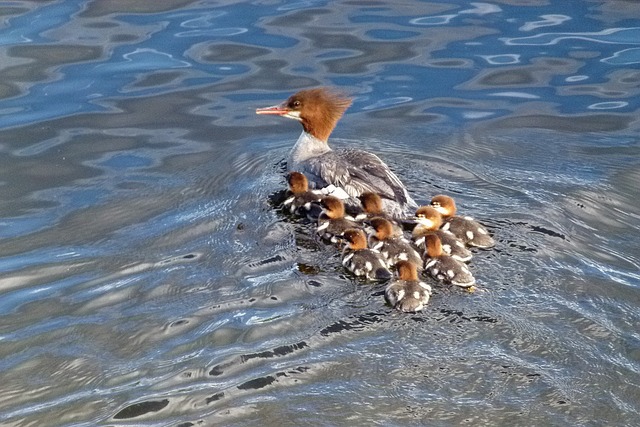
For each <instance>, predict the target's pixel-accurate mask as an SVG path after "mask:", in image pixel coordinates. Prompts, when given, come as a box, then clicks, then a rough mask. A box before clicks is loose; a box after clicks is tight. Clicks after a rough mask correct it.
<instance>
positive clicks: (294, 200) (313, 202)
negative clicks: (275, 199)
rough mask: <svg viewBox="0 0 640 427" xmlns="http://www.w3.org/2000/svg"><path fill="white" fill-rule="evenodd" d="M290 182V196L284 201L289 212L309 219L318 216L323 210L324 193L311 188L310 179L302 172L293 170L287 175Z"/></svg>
mask: <svg viewBox="0 0 640 427" xmlns="http://www.w3.org/2000/svg"><path fill="white" fill-rule="evenodd" d="M287 182H288V184H289V191H288V193H289V197H287V199H286V200H285V201H284V202H283V203H282V204H283V206H284V207H285V208H288V209H289V212H290V213H292V214H295V215H298V216H306V217H308V218H309V219H314V218H318V217H319V216H320V213H321V212H322V208H321V207H320V199H322V193H321V192H319V191H317V190H309V181H308V180H307V177H306V176H304V174H302V173H300V172H291V173H290V174H289V175H288V176H287Z"/></svg>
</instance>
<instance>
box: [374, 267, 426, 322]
mask: <svg viewBox="0 0 640 427" xmlns="http://www.w3.org/2000/svg"><path fill="white" fill-rule="evenodd" d="M396 269H397V272H398V278H397V279H396V280H394V281H393V282H391V283H389V285H388V286H387V288H386V289H385V291H384V296H385V298H386V300H387V302H388V303H389V304H391V305H392V306H393V307H394V308H395V309H396V310H399V311H403V312H405V313H415V312H416V311H420V310H422V309H423V308H424V306H425V305H426V304H427V303H428V302H429V298H430V297H431V286H429V285H427V284H426V283H424V282H422V281H420V280H419V279H418V269H417V267H416V265H415V264H413V263H412V262H410V261H400V262H398V263H397V264H396Z"/></svg>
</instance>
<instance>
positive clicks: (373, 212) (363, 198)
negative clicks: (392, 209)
mask: <svg viewBox="0 0 640 427" xmlns="http://www.w3.org/2000/svg"><path fill="white" fill-rule="evenodd" d="M358 199H359V200H360V203H361V204H362V211H363V212H362V213H360V214H359V215H357V216H356V217H355V219H356V220H357V221H366V220H368V219H371V218H374V217H380V218H384V219H386V220H388V221H389V222H390V223H391V225H392V226H393V235H394V236H402V234H403V233H402V226H401V225H400V223H399V222H397V221H396V220H395V219H394V218H393V217H392V216H391V215H387V214H386V213H385V212H384V210H383V207H382V197H380V195H379V194H377V193H371V192H365V193H362V194H361V195H360V196H358Z"/></svg>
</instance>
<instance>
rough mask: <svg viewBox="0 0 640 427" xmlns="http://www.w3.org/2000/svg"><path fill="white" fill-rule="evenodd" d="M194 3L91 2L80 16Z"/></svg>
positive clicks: (152, 10)
mask: <svg viewBox="0 0 640 427" xmlns="http://www.w3.org/2000/svg"><path fill="white" fill-rule="evenodd" d="M192 3H194V1H193V0H159V1H155V2H153V3H151V4H149V3H146V2H135V3H131V2H128V1H126V0H114V1H113V2H109V4H103V3H99V4H95V3H89V6H88V7H86V8H85V9H84V10H83V11H82V13H80V16H81V17H91V18H94V17H102V16H106V15H111V14H117V13H127V14H136V13H159V12H165V11H170V10H174V9H178V8H181V7H185V6H188V5H190V4H192Z"/></svg>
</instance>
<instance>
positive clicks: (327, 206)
mask: <svg viewBox="0 0 640 427" xmlns="http://www.w3.org/2000/svg"><path fill="white" fill-rule="evenodd" d="M320 205H321V206H322V213H321V214H320V216H319V217H318V228H317V232H318V234H319V235H320V237H322V238H323V239H326V240H329V241H330V242H331V243H338V242H340V241H341V240H342V238H341V236H342V234H344V232H345V231H346V230H347V229H349V228H361V227H362V226H361V225H360V224H358V223H357V222H356V221H355V220H354V219H353V218H352V217H350V216H346V215H345V213H344V203H342V200H340V199H338V198H337V197H334V196H325V197H323V198H322V200H320Z"/></svg>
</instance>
